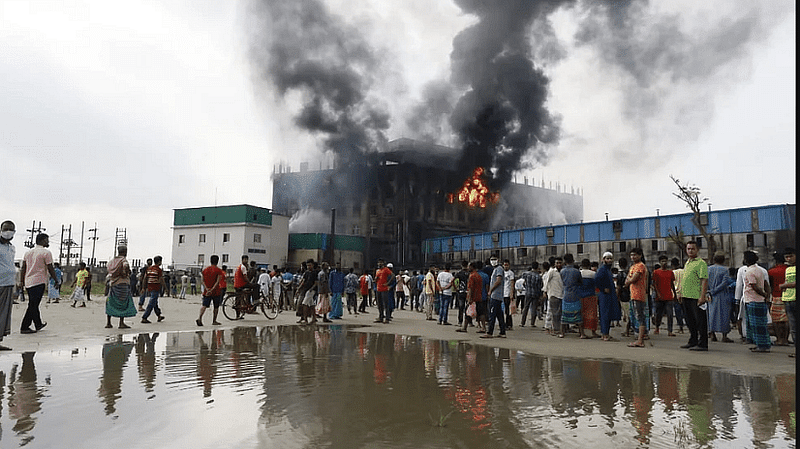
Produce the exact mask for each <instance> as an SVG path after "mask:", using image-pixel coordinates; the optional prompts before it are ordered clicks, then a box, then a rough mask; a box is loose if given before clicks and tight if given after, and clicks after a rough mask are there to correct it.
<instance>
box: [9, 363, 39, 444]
mask: <svg viewBox="0 0 800 449" xmlns="http://www.w3.org/2000/svg"><path fill="white" fill-rule="evenodd" d="M35 354H36V353H35V352H23V353H22V367H21V368H20V371H19V377H18V378H17V380H16V381H14V380H13V374H12V382H13V383H14V388H10V389H9V390H8V391H9V398H8V399H9V400H8V403H9V407H8V414H9V416H10V417H11V418H12V419H16V420H17V422H16V424H14V432H16V433H17V434H26V433H28V432H30V431H31V430H33V427H34V426H35V425H36V418H34V416H35V415H36V413H37V412H38V411H39V410H40V409H41V408H42V402H41V397H42V393H41V392H40V391H39V388H38V386H37V385H36V366H35V365H34V363H33V356H34V355H35Z"/></svg>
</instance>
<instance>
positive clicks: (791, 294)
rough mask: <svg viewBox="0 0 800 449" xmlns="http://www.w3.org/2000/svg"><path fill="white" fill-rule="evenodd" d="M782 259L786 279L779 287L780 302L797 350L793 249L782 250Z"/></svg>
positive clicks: (795, 267) (793, 354)
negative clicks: (780, 292) (787, 318)
mask: <svg viewBox="0 0 800 449" xmlns="http://www.w3.org/2000/svg"><path fill="white" fill-rule="evenodd" d="M783 259H784V261H785V262H786V265H787V267H786V279H785V282H784V283H783V284H781V285H780V289H781V291H782V294H781V301H783V303H784V304H785V305H786V315H787V316H788V317H789V327H790V328H791V332H792V341H794V347H795V350H796V349H797V293H796V290H795V282H796V281H795V279H796V276H797V274H796V273H797V271H796V270H797V266H796V265H795V260H796V259H795V254H794V248H786V249H784V250H783ZM794 356H795V353H794V352H793V353H791V354H789V357H794Z"/></svg>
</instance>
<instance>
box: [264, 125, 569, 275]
mask: <svg viewBox="0 0 800 449" xmlns="http://www.w3.org/2000/svg"><path fill="white" fill-rule="evenodd" d="M457 162H458V151H457V150H455V149H452V148H447V147H442V146H438V145H431V144H424V143H421V142H417V141H413V140H410V139H398V140H394V141H392V142H389V146H388V149H387V151H382V152H376V153H370V154H368V155H365V156H364V157H363V160H361V161H359V162H357V163H354V164H355V165H350V166H334V167H333V168H329V169H320V170H308V164H304V165H301V169H300V171H299V172H282V171H281V172H277V173H274V175H273V180H274V182H273V197H272V207H273V209H274V210H275V211H276V212H277V213H280V214H282V215H286V216H296V214H298V213H302V212H303V211H304V210H317V211H320V212H322V214H318V215H324V216H330V210H331V209H335V210H336V219H335V228H336V229H335V233H336V234H340V235H357V236H363V237H364V238H365V249H364V252H365V261H364V262H365V263H366V264H369V265H373V264H374V263H375V260H376V259H377V258H378V257H382V258H384V259H386V260H387V261H392V262H393V263H394V264H395V266H422V263H423V259H424V254H423V253H422V252H421V251H420V248H421V247H422V242H423V241H424V240H425V239H430V238H434V237H440V236H445V235H453V234H463V233H474V232H483V231H487V230H489V229H507V228H513V227H521V226H537V225H543V224H547V223H567V222H575V221H580V220H581V219H582V218H583V198H582V197H581V196H580V194H576V193H574V192H570V193H567V192H566V191H563V192H562V191H561V190H562V189H561V187H560V186H557V187H556V189H547V188H544V187H543V186H542V187H535V186H533V185H528V182H527V180H525V182H524V183H520V184H518V183H514V182H512V183H511V184H509V185H506V186H503V187H502V191H500V192H491V191H489V192H487V193H488V194H489V195H492V196H493V197H492V198H491V199H490V200H489V201H487V204H484V205H483V206H485V207H481V205H480V204H474V205H473V206H470V205H468V204H466V203H465V202H463V201H459V199H458V193H459V190H460V189H461V188H462V187H463V186H464V185H466V184H467V181H468V180H471V179H472V178H470V177H471V176H472V175H473V174H472V173H458V172H457V171H456V169H455V167H456V166H457V165H458V164H457ZM318 225H319V226H318V227H317V228H315V229H302V230H301V232H326V233H327V232H328V229H330V228H329V226H330V222H327V223H318Z"/></svg>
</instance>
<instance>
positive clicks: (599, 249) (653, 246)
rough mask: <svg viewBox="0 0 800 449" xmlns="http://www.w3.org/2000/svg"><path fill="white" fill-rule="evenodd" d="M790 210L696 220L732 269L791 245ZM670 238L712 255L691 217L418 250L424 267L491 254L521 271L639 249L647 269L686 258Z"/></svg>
mask: <svg viewBox="0 0 800 449" xmlns="http://www.w3.org/2000/svg"><path fill="white" fill-rule="evenodd" d="M795 209H796V205H794V204H783V205H774V206H758V207H748V208H741V209H727V210H719V211H709V212H703V213H702V214H701V216H700V220H701V222H702V224H703V225H704V226H705V227H706V230H707V231H708V233H709V234H711V235H713V236H714V239H715V241H716V242H717V250H718V251H724V252H725V253H726V255H727V257H728V258H729V260H731V264H732V265H736V266H738V265H740V264H741V260H742V253H743V252H744V251H745V250H751V251H755V252H756V253H758V255H759V259H760V262H762V263H764V264H768V263H770V261H771V254H772V253H773V252H775V251H777V250H782V249H783V248H785V247H787V246H791V247H794V246H795V233H796V232H795V214H796V211H795ZM670 233H672V234H676V235H678V234H681V235H683V238H684V241H688V240H689V239H690V238H691V239H694V240H697V242H698V244H699V246H700V257H703V258H705V259H707V260H708V259H710V258H711V256H713V255H712V254H708V252H709V251H708V244H707V242H706V241H705V240H704V238H703V237H702V236H701V234H700V231H699V230H698V229H697V227H696V226H695V225H694V223H693V222H692V214H691V213H688V214H676V215H662V216H650V217H641V218H629V219H624V220H613V221H600V222H590V223H572V224H565V225H560V226H540V227H533V228H523V229H515V230H503V231H494V232H484V233H477V234H469V235H463V234H462V235H452V236H448V237H440V238H433V239H428V240H426V241H425V244H424V249H423V251H424V253H425V259H426V262H433V263H442V262H449V261H453V262H455V261H461V260H482V261H483V260H486V259H488V258H489V257H490V256H491V255H493V254H494V255H497V256H499V257H500V258H501V259H509V260H510V261H511V264H512V265H514V266H517V267H520V266H527V265H529V264H530V263H531V262H533V261H534V260H536V261H539V262H542V261H545V260H547V259H548V258H549V257H550V256H556V255H559V256H561V255H564V254H566V253H572V254H573V255H574V256H575V259H576V260H581V259H584V258H587V259H590V260H593V261H600V259H601V256H602V254H603V253H604V252H605V251H611V252H612V253H613V254H614V258H615V260H616V259H618V258H620V257H625V258H628V257H629V253H630V250H631V249H632V248H635V247H640V248H642V250H643V252H644V255H645V260H646V261H647V263H648V264H649V265H651V266H652V265H653V264H655V263H656V262H657V260H658V256H660V255H662V254H665V255H667V256H668V257H669V258H672V257H677V258H678V259H679V260H680V261H681V262H683V261H684V260H685V258H686V255H685V254H683V253H682V251H681V248H680V247H679V246H678V245H677V244H676V243H675V242H674V241H673V240H672V239H670V238H669V234H670Z"/></svg>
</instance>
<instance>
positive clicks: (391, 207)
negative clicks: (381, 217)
mask: <svg viewBox="0 0 800 449" xmlns="http://www.w3.org/2000/svg"><path fill="white" fill-rule="evenodd" d="M383 213H384V214H386V216H387V217H391V216H394V205H393V204H387V205H386V206H384V207H383Z"/></svg>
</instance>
